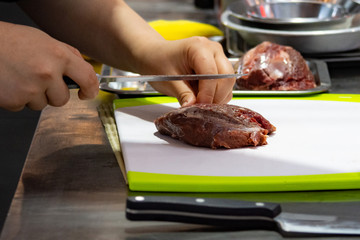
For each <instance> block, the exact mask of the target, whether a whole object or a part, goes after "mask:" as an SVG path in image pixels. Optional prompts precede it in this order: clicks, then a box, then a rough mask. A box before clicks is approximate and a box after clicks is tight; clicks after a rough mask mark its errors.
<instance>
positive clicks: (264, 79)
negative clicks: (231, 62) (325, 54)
mask: <svg viewBox="0 0 360 240" xmlns="http://www.w3.org/2000/svg"><path fill="white" fill-rule="evenodd" d="M235 70H236V71H237V72H241V73H244V74H248V75H246V76H243V77H241V78H238V79H237V81H236V86H235V89H240V90H284V91H290V90H293V91H294V90H306V89H311V88H314V87H316V82H315V78H314V75H313V73H312V72H311V71H310V69H309V66H308V65H307V63H306V61H305V59H304V58H303V57H302V55H301V54H300V53H299V52H298V51H296V50H295V49H294V48H292V47H290V46H283V45H279V44H275V43H271V42H263V43H261V44H259V45H257V46H256V47H254V48H252V49H250V50H249V51H248V52H246V53H245V55H244V56H243V57H242V58H240V60H239V61H238V62H237V63H236V64H235Z"/></svg>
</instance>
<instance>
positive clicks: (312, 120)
mask: <svg viewBox="0 0 360 240" xmlns="http://www.w3.org/2000/svg"><path fill="white" fill-rule="evenodd" d="M339 97H341V96H339ZM345 97H348V96H345ZM355 97H356V96H355ZM340 99H341V98H340ZM117 101H121V100H117ZM229 104H234V105H239V106H243V107H247V108H250V109H252V110H254V111H256V112H258V113H260V114H262V115H263V116H264V117H265V118H266V119H268V120H269V121H270V122H271V123H272V124H273V125H275V126H276V128H277V131H276V132H275V133H274V134H271V135H270V136H269V138H268V140H267V141H268V145H264V146H260V147H246V148H240V149H230V150H226V149H219V150H213V149H208V148H200V147H194V146H191V145H188V144H186V143H183V142H180V141H178V140H175V139H172V138H170V137H168V136H163V135H161V134H159V133H158V132H157V130H156V127H155V125H154V123H153V121H154V120H155V119H156V118H157V117H158V116H160V115H162V114H164V113H166V112H168V111H170V110H172V109H175V108H178V107H179V104H178V103H177V102H172V103H163V104H153V105H140V106H133V107H121V108H117V109H116V110H115V119H116V123H117V127H118V132H119V136H120V142H121V147H122V151H123V157H124V161H125V166H126V171H127V173H128V174H130V175H131V173H150V174H155V175H153V177H154V178H155V179H151V181H150V182H151V183H152V184H153V185H154V186H151V189H156V185H157V184H160V185H161V184H162V182H163V180H161V181H159V183H157V182H156V178H157V177H159V176H160V177H161V176H162V175H161V174H165V175H164V176H166V175H168V174H170V175H175V176H180V179H181V176H182V177H184V176H185V178H184V180H186V176H206V177H251V178H250V179H253V178H256V177H282V176H283V177H288V176H304V175H310V176H312V175H323V174H339V173H340V174H342V173H360V103H359V102H347V101H324V100H311V98H310V99H304V100H303V99H294V98H292V99H274V98H272V99H255V98H251V99H239V100H232V101H231V102H230V103H229ZM158 174H160V175H158ZM358 175H359V181H360V174H358ZM146 176H147V177H150V178H152V175H144V176H143V177H146ZM135 178H136V177H135ZM300 178H301V177H300ZM260 179H261V178H260ZM284 179H285V178H284ZM238 180H240V181H241V179H237V178H235V180H234V181H235V182H236V181H238ZM255 180H256V179H255ZM264 180H266V178H265V179H264ZM270 180H271V178H270ZM355 180H356V179H355ZM136 181H137V180H136V179H134V183H135V182H136ZM139 181H144V180H143V179H142V180H140V179H139ZM145 181H146V179H145ZM168 181H170V183H167V184H170V185H171V180H170V179H169V180H168ZM191 181H194V180H191ZM351 181H352V182H353V181H354V179H353V178H352V179H351ZM305 182H307V184H309V180H306V181H305ZM300 183H301V181H300ZM129 184H130V185H131V179H129ZM174 184H175V185H176V183H174ZM181 184H183V183H181ZM194 184H195V185H197V184H198V183H197V182H195V183H194ZM231 184H234V183H231ZM242 184H243V183H242ZM251 184H253V183H251ZM276 184H278V183H276ZM140 185H143V184H141V183H140V184H139V182H137V183H136V184H135V185H134V186H139V188H143V186H140ZM150 185H151V184H150ZM235 185H236V184H235ZM359 186H360V185H359ZM135 188H136V187H135ZM190 188H191V184H190ZM280 188H281V187H280ZM297 188H299V187H297ZM327 188H328V187H327ZM170 189H172V188H170ZM175 189H176V186H175ZM197 189H198V186H197ZM225 189H226V188H225ZM303 189H305V190H306V189H307V188H306V187H304V188H303ZM132 190H150V189H132ZM240 190H241V189H240ZM258 190H259V188H258ZM283 190H292V189H289V188H285V189H283ZM185 191H187V190H186V188H185ZM189 191H191V189H189ZM260 191H262V190H261V188H260Z"/></svg>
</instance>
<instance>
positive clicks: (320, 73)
mask: <svg viewBox="0 0 360 240" xmlns="http://www.w3.org/2000/svg"><path fill="white" fill-rule="evenodd" d="M229 60H230V62H231V63H232V64H233V65H234V64H235V63H236V62H237V61H238V60H239V59H238V58H230V59H229ZM307 63H308V65H309V67H310V70H311V72H312V73H313V74H314V76H315V81H316V87H315V88H312V89H308V90H300V91H271V90H270V91H255V90H236V89H234V90H233V94H234V96H245V95H269V96H272V95H275V96H276V95H277V96H281V95H285V96H298V95H308V94H315V93H321V92H326V91H328V90H329V89H330V87H331V81H330V75H329V72H328V69H327V65H326V63H325V62H323V61H320V60H308V61H307ZM101 74H102V75H114V76H115V75H116V76H119V75H123V76H136V75H138V74H136V73H132V72H127V71H122V70H119V69H116V68H112V67H110V66H108V65H103V67H102V71H101ZM102 84H103V85H102V87H101V90H103V91H108V92H113V93H117V94H118V95H121V96H132V95H145V96H151V95H155V96H157V95H162V94H161V93H159V92H157V91H155V90H154V89H153V88H152V87H151V85H150V84H148V83H147V82H141V81H139V82H123V83H117V84H116V85H113V84H111V83H102Z"/></svg>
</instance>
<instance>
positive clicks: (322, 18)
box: [227, 0, 349, 30]
mask: <svg viewBox="0 0 360 240" xmlns="http://www.w3.org/2000/svg"><path fill="white" fill-rule="evenodd" d="M227 11H229V12H230V13H231V14H232V15H233V16H234V17H235V18H239V19H240V20H241V21H242V22H243V25H246V26H250V27H257V28H264V29H281V30H320V29H339V28H344V27H345V25H344V24H346V22H347V19H348V17H349V13H348V12H347V10H346V9H345V7H344V6H342V5H339V4H332V3H326V2H320V1H304V0H301V1H289V0H288V1H283V0H277V1H274V0H273V1H271V0H263V1H255V0H247V1H245V0H241V1H236V2H233V3H231V4H229V6H228V8H227Z"/></svg>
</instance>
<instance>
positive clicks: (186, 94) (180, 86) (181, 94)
mask: <svg viewBox="0 0 360 240" xmlns="http://www.w3.org/2000/svg"><path fill="white" fill-rule="evenodd" d="M151 86H152V87H153V88H154V89H155V90H157V91H159V92H161V93H163V94H166V95H168V96H173V97H176V98H177V100H178V101H179V103H180V105H181V106H182V107H186V106H190V105H192V104H194V103H195V102H196V97H195V94H194V92H193V90H192V89H191V87H190V86H189V85H188V84H186V83H185V82H183V81H174V82H152V83H151Z"/></svg>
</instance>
